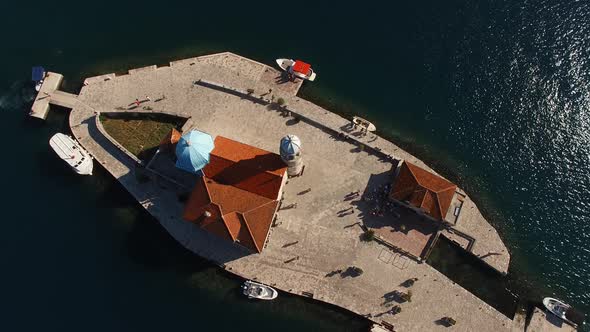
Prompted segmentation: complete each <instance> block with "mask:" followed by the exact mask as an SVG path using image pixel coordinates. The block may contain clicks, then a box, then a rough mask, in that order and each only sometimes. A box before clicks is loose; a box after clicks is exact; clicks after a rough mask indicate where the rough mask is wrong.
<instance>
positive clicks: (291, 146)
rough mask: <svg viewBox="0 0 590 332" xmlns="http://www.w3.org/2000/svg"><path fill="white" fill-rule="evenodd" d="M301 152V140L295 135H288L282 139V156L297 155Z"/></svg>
mask: <svg viewBox="0 0 590 332" xmlns="http://www.w3.org/2000/svg"><path fill="white" fill-rule="evenodd" d="M300 152H301V140H299V137H297V136H295V135H287V136H285V137H283V138H282V139H281V156H291V155H297V154H299V153H300Z"/></svg>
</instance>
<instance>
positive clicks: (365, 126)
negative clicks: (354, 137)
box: [352, 116, 377, 131]
mask: <svg viewBox="0 0 590 332" xmlns="http://www.w3.org/2000/svg"><path fill="white" fill-rule="evenodd" d="M352 123H354V124H355V125H357V126H359V127H361V128H363V129H365V130H367V131H375V130H377V127H375V125H374V124H372V123H371V122H369V121H367V120H365V119H363V118H361V117H358V116H353V117H352Z"/></svg>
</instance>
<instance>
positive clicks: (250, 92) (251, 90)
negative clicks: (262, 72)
mask: <svg viewBox="0 0 590 332" xmlns="http://www.w3.org/2000/svg"><path fill="white" fill-rule="evenodd" d="M246 91H247V92H248V94H249V95H251V94H253V93H254V89H252V88H250V89H247V90H246Z"/></svg>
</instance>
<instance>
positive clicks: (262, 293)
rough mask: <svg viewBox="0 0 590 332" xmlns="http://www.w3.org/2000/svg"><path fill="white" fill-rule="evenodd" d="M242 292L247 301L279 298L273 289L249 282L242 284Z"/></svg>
mask: <svg viewBox="0 0 590 332" xmlns="http://www.w3.org/2000/svg"><path fill="white" fill-rule="evenodd" d="M242 291H243V293H244V295H246V296H247V297H248V298H249V299H258V300H274V299H276V298H277V296H279V293H278V292H277V291H276V290H275V289H274V288H272V287H270V286H267V285H264V284H261V283H258V282H254V281H251V280H247V281H246V282H245V283H244V285H243V286H242Z"/></svg>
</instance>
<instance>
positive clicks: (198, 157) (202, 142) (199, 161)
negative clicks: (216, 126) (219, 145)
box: [176, 130, 214, 173]
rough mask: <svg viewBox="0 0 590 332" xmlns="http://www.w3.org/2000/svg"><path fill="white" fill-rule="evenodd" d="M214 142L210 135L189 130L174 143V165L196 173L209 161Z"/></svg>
mask: <svg viewBox="0 0 590 332" xmlns="http://www.w3.org/2000/svg"><path fill="white" fill-rule="evenodd" d="M213 147H214V144H213V139H212V138H211V135H209V134H205V133H203V132H200V131H198V130H191V131H189V132H188V133H186V134H184V135H182V137H181V138H180V140H179V141H178V143H177V144H176V158H177V160H176V167H178V168H180V169H182V170H185V171H187V172H190V173H197V172H198V171H199V170H201V169H202V168H203V167H205V166H206V165H207V164H208V163H209V153H211V150H213Z"/></svg>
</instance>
